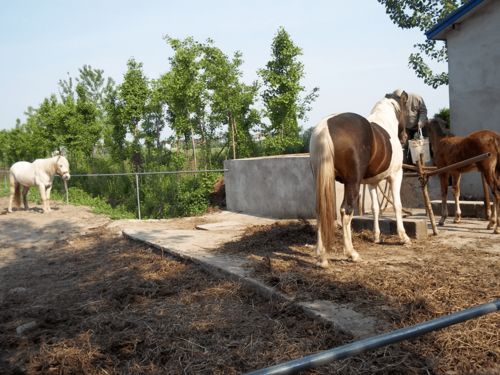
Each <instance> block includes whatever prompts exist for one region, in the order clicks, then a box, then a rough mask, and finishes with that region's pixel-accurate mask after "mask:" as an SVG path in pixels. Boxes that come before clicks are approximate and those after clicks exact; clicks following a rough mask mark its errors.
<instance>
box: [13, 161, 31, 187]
mask: <svg viewBox="0 0 500 375" xmlns="http://www.w3.org/2000/svg"><path fill="white" fill-rule="evenodd" d="M10 174H11V176H12V177H14V179H15V181H16V182H17V183H19V184H21V185H23V186H31V185H34V184H35V169H34V168H33V164H32V163H30V162H27V161H18V162H16V163H14V164H12V166H11V167H10Z"/></svg>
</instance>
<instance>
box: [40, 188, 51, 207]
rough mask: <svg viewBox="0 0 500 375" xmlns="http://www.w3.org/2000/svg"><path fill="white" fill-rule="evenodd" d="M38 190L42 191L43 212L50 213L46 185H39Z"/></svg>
mask: <svg viewBox="0 0 500 375" xmlns="http://www.w3.org/2000/svg"><path fill="white" fill-rule="evenodd" d="M38 189H39V190H40V198H41V199H42V207H43V212H44V213H46V212H50V207H49V204H48V201H47V189H46V188H45V185H44V184H39V185H38Z"/></svg>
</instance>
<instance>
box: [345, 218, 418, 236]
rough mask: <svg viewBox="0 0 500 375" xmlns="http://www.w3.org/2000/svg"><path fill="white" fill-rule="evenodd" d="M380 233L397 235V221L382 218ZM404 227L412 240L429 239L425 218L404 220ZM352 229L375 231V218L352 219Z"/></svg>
mask: <svg viewBox="0 0 500 375" xmlns="http://www.w3.org/2000/svg"><path fill="white" fill-rule="evenodd" d="M379 226H380V232H381V233H384V234H397V226H396V219H392V218H389V217H382V218H380V220H379ZM403 226H404V227H405V231H406V234H408V236H409V237H410V238H414V239H417V240H424V239H426V238H427V235H428V234H427V222H426V219H425V218H404V219H403ZM352 229H353V230H355V231H361V230H365V229H368V230H373V216H372V215H367V216H355V217H353V219H352Z"/></svg>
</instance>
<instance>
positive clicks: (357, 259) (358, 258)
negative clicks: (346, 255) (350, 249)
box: [351, 254, 363, 263]
mask: <svg viewBox="0 0 500 375" xmlns="http://www.w3.org/2000/svg"><path fill="white" fill-rule="evenodd" d="M351 260H352V261H353V262H354V263H359V262H362V261H363V259H361V256H360V255H359V254H353V255H351Z"/></svg>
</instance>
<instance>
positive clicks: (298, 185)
mask: <svg viewBox="0 0 500 375" xmlns="http://www.w3.org/2000/svg"><path fill="white" fill-rule="evenodd" d="M224 168H225V169H227V170H228V171H227V172H225V173H224V182H225V185H226V205H227V209H228V210H229V211H234V212H243V213H246V214H252V215H257V216H263V217H272V218H284V219H285V218H286V219H289V218H306V219H308V218H314V217H315V204H316V198H315V191H314V181H313V176H312V172H311V168H310V166H309V154H299V155H282V156H277V157H264V158H250V159H237V160H226V161H225V162H224ZM436 183H437V181H436V182H433V183H432V184H431V185H432V186H436V187H437V185H435V184H436ZM336 191H337V210H338V209H339V208H340V205H341V204H342V199H343V197H344V185H343V184H340V183H338V182H337V183H336ZM401 191H402V202H403V206H404V207H423V204H422V193H421V190H420V185H419V183H418V180H417V179H416V178H411V179H404V180H403V186H402V190H401ZM438 191H439V189H437V190H436V188H431V198H432V199H437V198H438V195H437V192H438ZM381 199H382V196H381V195H380V197H379V200H381ZM365 211H366V212H371V200H370V197H369V193H368V189H366V194H365Z"/></svg>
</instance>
